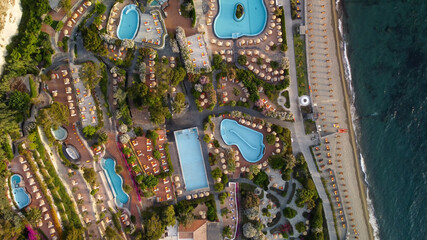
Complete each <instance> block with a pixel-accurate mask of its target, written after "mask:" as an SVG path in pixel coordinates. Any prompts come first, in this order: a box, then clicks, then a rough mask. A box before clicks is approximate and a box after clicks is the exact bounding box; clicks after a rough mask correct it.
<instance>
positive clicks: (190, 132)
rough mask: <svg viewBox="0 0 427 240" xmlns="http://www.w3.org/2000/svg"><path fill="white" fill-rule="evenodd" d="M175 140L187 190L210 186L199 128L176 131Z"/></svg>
mask: <svg viewBox="0 0 427 240" xmlns="http://www.w3.org/2000/svg"><path fill="white" fill-rule="evenodd" d="M174 134H175V142H176V146H177V149H178V156H179V160H180V162H181V170H182V175H183V176H184V182H185V188H186V190H187V191H192V190H196V189H202V188H207V187H208V179H207V177H206V169H205V163H204V160H203V155H202V148H201V146H200V141H199V133H198V131H197V128H189V129H183V130H180V131H175V132H174Z"/></svg>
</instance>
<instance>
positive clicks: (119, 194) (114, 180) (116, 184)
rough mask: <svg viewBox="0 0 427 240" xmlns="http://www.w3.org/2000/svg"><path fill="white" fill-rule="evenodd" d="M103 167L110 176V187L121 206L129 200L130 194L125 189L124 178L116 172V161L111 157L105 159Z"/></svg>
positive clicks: (108, 176)
mask: <svg viewBox="0 0 427 240" xmlns="http://www.w3.org/2000/svg"><path fill="white" fill-rule="evenodd" d="M102 167H103V168H104V171H105V173H106V175H107V178H108V183H109V184H110V188H111V189H112V190H113V193H114V196H115V197H116V203H117V205H119V206H123V204H125V203H127V202H128V201H129V195H128V194H127V193H125V191H123V179H122V177H121V176H120V175H118V174H117V173H116V161H114V160H113V159H111V158H107V159H104V161H103V164H102Z"/></svg>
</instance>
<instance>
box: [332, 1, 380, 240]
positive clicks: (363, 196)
mask: <svg viewBox="0 0 427 240" xmlns="http://www.w3.org/2000/svg"><path fill="white" fill-rule="evenodd" d="M331 8H332V9H331V10H332V22H333V30H334V38H335V45H336V50H337V58H338V65H339V74H340V79H341V83H342V89H343V95H344V105H345V110H346V115H347V119H346V120H347V123H348V125H349V133H350V134H349V138H350V143H351V146H352V150H353V160H354V161H353V162H354V168H355V170H356V176H357V177H356V179H357V183H358V187H359V196H360V198H361V202H362V206H363V216H364V218H365V221H366V225H367V226H368V232H369V238H370V239H375V238H374V233H373V227H372V225H371V224H370V221H369V211H368V201H367V192H366V191H367V186H366V185H365V184H364V181H363V178H362V177H363V175H362V174H361V167H362V166H361V163H360V162H359V160H358V159H359V157H358V156H359V155H358V151H359V150H358V147H357V143H356V136H355V132H354V131H355V129H354V126H353V121H352V116H351V111H350V110H351V104H350V100H349V97H350V96H349V93H348V89H350V87H349V86H348V85H349V84H350V83H348V82H347V81H346V77H345V70H344V63H343V58H342V50H341V47H340V44H341V43H343V39H342V37H341V36H340V34H339V29H338V16H337V14H338V9H337V6H336V3H335V2H334V1H333V0H331ZM343 44H344V43H343ZM350 74H351V73H350Z"/></svg>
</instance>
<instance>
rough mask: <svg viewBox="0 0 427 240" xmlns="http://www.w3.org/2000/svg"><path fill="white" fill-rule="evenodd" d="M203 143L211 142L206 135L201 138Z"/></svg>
mask: <svg viewBox="0 0 427 240" xmlns="http://www.w3.org/2000/svg"><path fill="white" fill-rule="evenodd" d="M203 141H205V142H206V143H208V142H210V141H211V137H209V135H208V134H205V136H203Z"/></svg>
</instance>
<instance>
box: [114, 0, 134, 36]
mask: <svg viewBox="0 0 427 240" xmlns="http://www.w3.org/2000/svg"><path fill="white" fill-rule="evenodd" d="M138 27H139V13H138V10H137V9H136V5H135V4H129V5H127V6H126V7H124V8H123V10H122V15H121V17H120V23H119V27H118V28H117V37H118V38H119V39H122V40H123V39H133V38H134V37H135V36H136V33H137V32H138Z"/></svg>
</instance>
